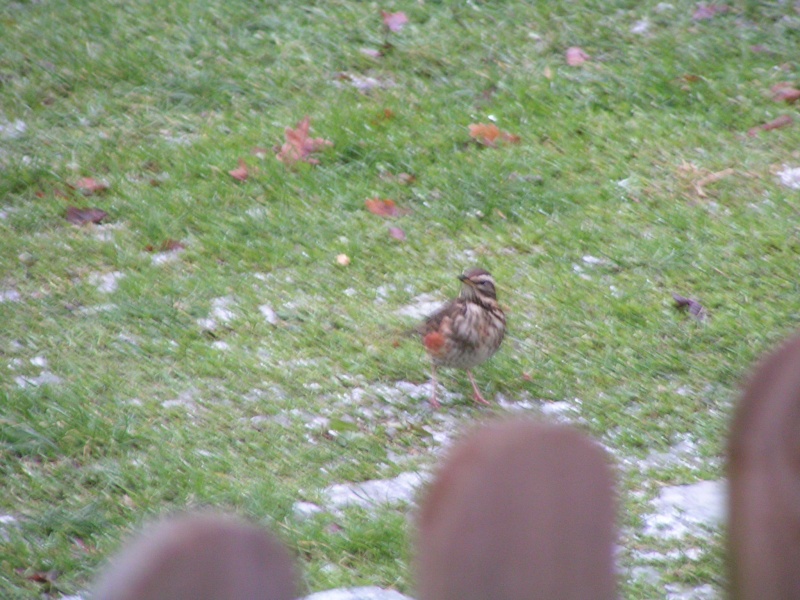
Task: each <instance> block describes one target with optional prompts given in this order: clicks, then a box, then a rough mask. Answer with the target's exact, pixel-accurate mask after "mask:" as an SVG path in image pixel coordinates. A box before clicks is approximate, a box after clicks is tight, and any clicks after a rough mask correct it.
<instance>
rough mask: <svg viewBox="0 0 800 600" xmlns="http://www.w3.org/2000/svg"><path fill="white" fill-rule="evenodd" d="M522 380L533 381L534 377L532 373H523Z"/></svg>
mask: <svg viewBox="0 0 800 600" xmlns="http://www.w3.org/2000/svg"><path fill="white" fill-rule="evenodd" d="M522 381H533V377H531V374H530V373H525V372H524V371H523V373H522Z"/></svg>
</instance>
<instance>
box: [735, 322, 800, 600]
mask: <svg viewBox="0 0 800 600" xmlns="http://www.w3.org/2000/svg"><path fill="white" fill-rule="evenodd" d="M728 450H729V463H728V477H729V479H730V497H729V521H730V524H729V534H728V535H729V536H730V538H729V547H730V557H729V558H730V585H731V598H733V599H734V600H750V599H753V600H755V599H756V598H758V599H759V600H763V599H765V598H769V599H771V600H772V599H788V598H800V337H795V338H794V339H792V340H790V341H789V342H788V343H786V344H784V345H783V346H782V347H781V348H780V349H779V350H777V351H776V352H774V353H772V354H770V355H768V356H767V357H766V358H765V359H763V360H762V361H761V362H760V363H759V364H758V366H757V367H756V369H755V372H754V373H753V375H752V376H751V378H750V381H749V383H748V384H747V387H746V389H745V392H744V396H743V397H742V400H741V402H740V403H739V406H738V407H737V409H736V412H735V415H734V419H733V426H732V429H731V436H730V445H729V449H728Z"/></svg>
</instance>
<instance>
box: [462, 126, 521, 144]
mask: <svg viewBox="0 0 800 600" xmlns="http://www.w3.org/2000/svg"><path fill="white" fill-rule="evenodd" d="M469 135H470V137H471V138H472V139H474V140H475V141H476V142H478V143H479V144H483V145H484V146H491V147H495V146H497V142H498V141H503V142H508V143H510V144H516V143H517V142H519V141H520V137H519V136H518V135H512V134H510V133H508V132H507V131H501V130H500V129H499V128H498V127H497V125H495V124H494V123H472V124H471V125H470V126H469Z"/></svg>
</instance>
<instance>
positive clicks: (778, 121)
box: [747, 115, 793, 137]
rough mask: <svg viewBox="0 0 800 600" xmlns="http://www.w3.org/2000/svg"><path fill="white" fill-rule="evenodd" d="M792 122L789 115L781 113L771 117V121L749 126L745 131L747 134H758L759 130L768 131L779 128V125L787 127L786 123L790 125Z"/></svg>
mask: <svg viewBox="0 0 800 600" xmlns="http://www.w3.org/2000/svg"><path fill="white" fill-rule="evenodd" d="M792 122H793V120H792V116H791V115H781V116H779V117H776V118H774V119H772V121H769V122H768V123H764V124H762V125H756V126H755V127H751V128H750V129H749V130H748V131H747V135H749V136H751V137H752V136H754V135H758V132H759V131H769V130H771V129H779V128H780V127H787V126H788V125H791V124H792Z"/></svg>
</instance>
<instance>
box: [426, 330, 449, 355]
mask: <svg viewBox="0 0 800 600" xmlns="http://www.w3.org/2000/svg"><path fill="white" fill-rule="evenodd" d="M422 343H423V344H425V347H426V348H427V349H428V352H431V353H434V354H435V353H436V352H438V351H439V350H441V349H442V347H443V346H444V336H443V335H442V334H441V333H439V332H438V331H431V332H430V333H428V334H427V335H425V337H424V338H422Z"/></svg>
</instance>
